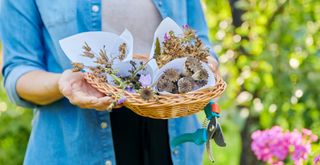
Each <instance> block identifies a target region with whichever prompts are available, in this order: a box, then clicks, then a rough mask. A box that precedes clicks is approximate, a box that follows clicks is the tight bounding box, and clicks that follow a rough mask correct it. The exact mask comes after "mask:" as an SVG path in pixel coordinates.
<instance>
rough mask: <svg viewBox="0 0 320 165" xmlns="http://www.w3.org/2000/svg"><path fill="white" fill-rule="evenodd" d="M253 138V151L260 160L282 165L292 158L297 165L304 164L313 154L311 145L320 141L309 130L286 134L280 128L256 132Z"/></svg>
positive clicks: (275, 127)
mask: <svg viewBox="0 0 320 165" xmlns="http://www.w3.org/2000/svg"><path fill="white" fill-rule="evenodd" d="M251 138H252V143H251V149H252V151H253V152H254V154H255V155H256V156H257V158H258V159H259V160H262V161H264V162H267V163H269V164H281V163H283V161H284V160H285V159H286V158H287V157H288V156H291V159H292V160H293V161H294V164H295V165H302V164H303V162H304V161H305V160H306V159H307V158H308V156H309V154H310V153H311V143H312V142H315V141H316V140H317V139H318V137H317V136H316V135H314V134H312V131H310V130H308V129H303V130H302V131H301V132H299V131H298V130H294V131H292V132H288V131H286V132H285V131H283V130H282V128H281V127H279V126H274V127H272V128H271V129H269V130H264V131H260V130H258V131H255V132H254V133H253V134H252V136H251Z"/></svg>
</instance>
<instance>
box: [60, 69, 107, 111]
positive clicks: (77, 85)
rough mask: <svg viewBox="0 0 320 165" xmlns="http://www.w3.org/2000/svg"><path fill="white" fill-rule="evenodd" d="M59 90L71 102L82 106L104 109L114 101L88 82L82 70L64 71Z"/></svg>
mask: <svg viewBox="0 0 320 165" xmlns="http://www.w3.org/2000/svg"><path fill="white" fill-rule="evenodd" d="M59 90H60V92H61V93H62V94H63V95H64V96H65V97H66V98H68V99H69V101H70V103H72V104H74V105H77V106H79V107H80V108H85V109H96V110H100V111H104V110H107V107H108V106H109V105H110V104H112V103H113V100H112V98H110V97H108V96H105V95H104V94H103V93H101V92H99V91H98V90H96V89H95V88H93V87H92V86H91V85H90V84H88V83H87V81H86V80H85V79H84V73H82V72H73V71H71V70H66V71H64V72H63V73H62V75H61V77H60V80H59Z"/></svg>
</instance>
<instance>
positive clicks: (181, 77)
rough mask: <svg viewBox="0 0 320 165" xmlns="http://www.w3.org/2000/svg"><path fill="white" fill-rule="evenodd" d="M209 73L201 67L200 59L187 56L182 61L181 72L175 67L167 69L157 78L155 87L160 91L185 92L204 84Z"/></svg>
mask: <svg viewBox="0 0 320 165" xmlns="http://www.w3.org/2000/svg"><path fill="white" fill-rule="evenodd" d="M208 77H209V74H208V72H207V70H205V69H204V68H203V67H202V64H201V62H200V60H198V59H196V58H194V57H188V58H187V59H186V61H185V63H184V68H183V72H182V73H179V71H178V70H176V69H172V68H171V69H167V70H165V71H164V72H163V75H161V77H160V78H159V80H158V82H157V84H156V87H157V89H158V91H160V92H164V91H166V92H169V93H174V94H177V93H187V92H191V91H193V90H196V89H198V88H201V87H203V86H205V85H206V84H207V83H208Z"/></svg>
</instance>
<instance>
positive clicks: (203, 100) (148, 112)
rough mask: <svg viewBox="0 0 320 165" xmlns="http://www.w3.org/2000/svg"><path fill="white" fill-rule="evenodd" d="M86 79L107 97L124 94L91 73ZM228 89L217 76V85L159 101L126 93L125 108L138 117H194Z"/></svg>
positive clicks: (158, 99)
mask: <svg viewBox="0 0 320 165" xmlns="http://www.w3.org/2000/svg"><path fill="white" fill-rule="evenodd" d="M84 78H85V79H86V81H87V82H88V83H89V84H91V85H92V86H93V87H94V88H96V89H97V90H98V91H100V92H102V93H104V94H106V95H111V96H112V95H115V94H117V93H119V92H123V90H122V89H120V88H117V87H116V86H112V85H109V84H108V83H106V82H105V81H104V80H102V79H101V78H99V77H97V76H95V75H94V74H91V73H86V74H85V76H84ZM225 88H226V83H225V82H224V81H223V80H222V78H221V77H220V76H216V85H215V86H214V87H209V88H205V89H201V90H197V91H192V92H188V93H185V94H163V95H161V94H160V95H158V96H157V99H153V100H149V101H145V100H143V99H142V98H141V97H140V95H139V94H138V93H129V92H126V91H125V92H124V95H125V97H126V98H127V99H126V101H125V102H124V106H126V107H127V108H129V109H130V110H132V111H133V112H135V113H136V114H138V115H141V116H144V117H149V118H154V119H170V118H178V117H183V116H188V115H192V114H194V113H197V112H199V111H202V110H203V108H204V107H205V106H206V105H207V104H208V103H209V101H210V100H211V99H213V98H216V97H218V96H220V95H221V94H222V93H223V92H224V90H225Z"/></svg>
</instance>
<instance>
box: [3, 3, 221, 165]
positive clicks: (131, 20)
mask: <svg viewBox="0 0 320 165" xmlns="http://www.w3.org/2000/svg"><path fill="white" fill-rule="evenodd" d="M0 7H1V9H0V17H1V36H2V42H3V48H4V66H3V75H4V85H5V88H6V90H7V93H8V95H9V97H10V99H11V100H12V101H13V102H14V103H16V104H17V105H20V106H24V107H28V108H33V109H34V119H33V123H32V124H33V129H32V132H31V136H30V140H29V144H28V149H27V152H26V156H25V160H24V164H26V165H29V164H30V165H37V164H39V165H41V164H54V165H61V164H70V165H73V164H85V165H87V164H101V165H102V164H105V165H111V164H116V163H117V164H120V165H123V164H125V165H126V164H130V165H131V164H139V165H140V164H152V165H154V164H161V165H163V164H179V165H180V164H183V165H184V164H192V165H195V164H201V158H202V150H203V147H199V146H196V145H194V144H184V145H181V146H178V147H176V148H171V147H170V145H169V141H170V139H172V138H174V137H176V136H177V135H180V134H182V133H186V132H193V131H194V130H196V129H197V128H198V127H199V124H198V122H197V119H196V117H195V116H188V117H183V118H179V119H172V120H154V119H148V118H144V117H140V116H137V115H135V114H134V113H132V112H131V111H129V110H127V109H126V108H121V109H117V110H113V111H112V112H109V111H106V110H105V108H106V107H108V105H109V104H110V102H111V101H112V100H111V98H109V97H107V96H105V95H103V94H102V93H100V92H98V91H97V90H95V89H94V88H92V87H91V86H90V85H88V84H87V83H86V81H85V80H84V79H83V74H82V73H73V72H71V71H70V70H69V69H70V68H71V65H70V61H69V60H68V59H67V57H66V56H65V55H64V54H63V52H62V51H61V48H60V47H59V44H58V41H59V40H60V39H62V38H64V37H68V36H70V35H73V34H76V33H80V32H85V31H100V30H103V31H110V32H114V33H118V34H119V33H120V32H121V31H122V30H123V29H124V28H128V29H129V30H130V31H131V32H132V33H133V36H134V39H135V46H134V52H135V53H136V54H135V57H136V58H140V59H146V58H147V56H146V55H144V54H148V53H149V50H150V47H151V43H152V38H153V32H154V31H155V28H156V27H157V25H158V24H159V23H160V21H161V19H163V18H165V17H171V18H172V19H174V20H175V21H176V22H177V23H178V24H180V25H183V24H189V26H190V27H191V28H193V29H196V30H197V33H198V34H199V36H200V38H201V39H202V40H203V42H204V43H206V44H207V45H208V46H210V43H209V40H208V30H207V25H206V22H205V19H204V15H203V11H202V9H201V4H200V2H199V0H181V1H171V0H153V1H151V0H136V1H129V0H102V1H99V0H90V1H89V0H88V1H87V0H83V1H65V0H55V1H46V0H26V1H24V2H23V3H21V1H18V0H1V4H0ZM211 52H212V55H213V57H215V56H214V53H213V51H211ZM213 57H211V58H209V64H210V66H211V67H212V68H213V69H214V70H217V66H218V65H217V60H216V58H213ZM111 125H112V127H111Z"/></svg>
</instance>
